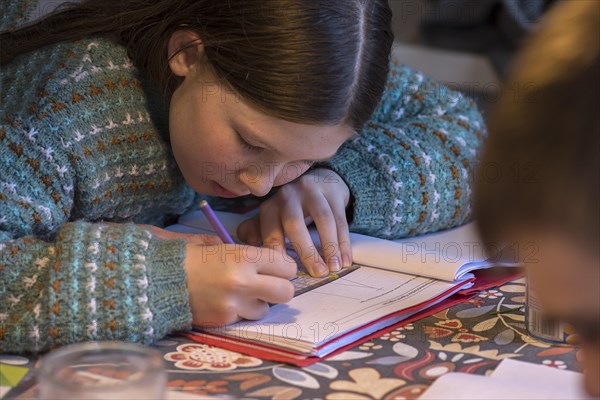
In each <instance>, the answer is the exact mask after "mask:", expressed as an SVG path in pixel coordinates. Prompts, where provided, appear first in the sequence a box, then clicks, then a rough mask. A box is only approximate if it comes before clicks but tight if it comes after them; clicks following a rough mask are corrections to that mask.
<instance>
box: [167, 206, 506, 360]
mask: <svg viewBox="0 0 600 400" xmlns="http://www.w3.org/2000/svg"><path fill="white" fill-rule="evenodd" d="M217 215H218V216H219V218H220V219H221V222H222V223H223V225H224V226H225V228H226V229H227V230H228V231H229V232H230V234H231V235H232V237H233V239H234V240H235V241H238V238H237V237H236V235H235V233H236V230H237V226H238V225H239V223H241V222H242V221H244V220H246V219H247V218H249V217H250V215H251V214H243V215H240V214H233V213H227V212H217ZM168 229H169V230H173V231H179V232H192V233H214V231H213V229H212V227H211V225H210V223H209V222H208V221H207V220H206V219H205V217H204V215H203V214H202V213H201V212H200V211H194V212H191V213H188V214H186V215H183V216H181V217H180V219H179V223H178V224H177V225H173V226H171V227H169V228H168ZM310 232H311V236H312V238H313V242H314V243H315V246H316V248H320V240H319V235H318V232H317V231H316V229H315V228H314V227H313V228H311V229H310ZM350 240H351V242H352V254H353V258H354V260H353V261H354V264H353V265H352V267H350V268H344V269H342V271H340V272H338V273H335V274H333V273H332V274H329V276H326V277H323V278H313V277H310V276H309V275H308V273H307V272H306V270H305V269H304V268H303V266H302V265H301V263H300V262H297V263H298V267H299V269H298V271H299V272H298V276H297V277H296V278H295V279H293V283H294V286H295V288H296V295H295V297H294V298H293V299H292V300H291V301H290V302H288V303H286V304H278V305H274V306H272V307H271V308H270V310H269V314H268V316H267V317H265V318H264V319H262V320H260V321H241V322H239V323H235V324H232V325H227V326H218V327H207V326H205V327H196V329H195V332H194V333H193V334H192V336H191V337H192V338H193V339H195V340H198V341H201V342H205V343H208V344H213V345H218V346H221V347H226V348H230V349H232V350H236V351H241V352H244V353H247V354H252V355H256V356H259V357H262V358H265V359H271V360H276V361H284V362H290V363H293V364H296V365H308V364H310V363H312V362H316V361H318V360H319V358H322V357H325V356H327V355H330V354H332V353H333V352H336V351H338V350H340V349H342V348H345V347H347V346H348V345H350V344H353V343H356V341H358V340H361V339H364V338H366V337H368V336H369V335H371V334H373V333H374V332H377V331H380V330H382V329H384V328H386V327H390V326H393V325H395V324H397V323H399V322H401V321H407V320H408V319H414V318H416V317H418V316H422V315H423V314H424V313H427V312H429V313H431V312H435V311H436V310H438V309H439V307H440V306H441V305H443V306H445V307H447V306H449V305H451V304H449V303H448V302H449V301H450V300H448V298H450V296H452V295H454V294H456V293H459V292H460V293H462V294H466V293H468V289H469V288H471V287H472V286H473V284H474V282H475V281H476V279H475V276H474V274H473V271H476V270H479V269H485V268H487V267H490V266H497V265H502V266H515V264H514V263H513V264H511V263H501V262H491V261H489V260H488V257H487V255H486V253H485V251H484V249H483V247H482V246H481V245H480V242H479V241H478V239H477V236H476V232H475V228H474V226H473V225H472V224H469V225H465V226H463V227H460V228H456V229H452V230H449V231H445V232H443V233H437V234H432V235H426V236H422V237H416V238H410V239H404V240H397V241H389V240H383V239H378V238H373V237H369V236H365V235H360V234H357V233H351V234H350ZM288 254H289V255H290V256H291V257H292V258H294V259H295V260H298V258H297V255H296V254H295V252H294V251H293V248H292V247H291V246H288ZM514 276H515V275H514V273H511V274H510V276H507V275H506V274H504V275H502V276H496V277H495V278H494V279H493V280H491V281H490V280H489V279H487V280H485V279H484V281H485V284H486V285H487V286H490V284H494V283H495V284H497V283H498V280H499V279H501V280H502V282H504V281H506V280H507V279H509V278H512V277H514ZM480 288H481V287H478V289H480ZM451 300H452V301H453V302H458V301H457V300H456V299H455V298H452V299H451ZM459 300H460V299H459Z"/></svg>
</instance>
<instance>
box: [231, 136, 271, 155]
mask: <svg viewBox="0 0 600 400" xmlns="http://www.w3.org/2000/svg"><path fill="white" fill-rule="evenodd" d="M236 135H237V138H238V141H239V142H240V144H241V145H242V147H243V148H245V149H246V150H249V151H254V152H256V153H260V152H262V151H264V150H265V149H264V148H262V147H257V146H253V145H251V144H250V143H248V142H247V141H245V140H244V138H243V137H242V135H240V134H239V133H238V132H236Z"/></svg>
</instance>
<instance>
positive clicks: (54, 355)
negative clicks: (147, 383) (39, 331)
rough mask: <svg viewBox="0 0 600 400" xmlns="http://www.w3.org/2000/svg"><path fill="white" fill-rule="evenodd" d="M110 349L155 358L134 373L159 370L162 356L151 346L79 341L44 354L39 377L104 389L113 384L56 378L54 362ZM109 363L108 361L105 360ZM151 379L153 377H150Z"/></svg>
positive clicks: (126, 382)
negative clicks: (85, 383)
mask: <svg viewBox="0 0 600 400" xmlns="http://www.w3.org/2000/svg"><path fill="white" fill-rule="evenodd" d="M111 350H124V351H127V352H130V353H133V354H140V355H143V356H145V357H148V358H149V359H150V360H152V359H153V360H156V361H157V362H146V363H143V364H142V366H141V367H140V368H139V370H138V371H136V373H141V374H142V377H143V376H144V375H146V374H148V373H154V372H159V371H160V370H161V369H162V367H163V364H162V357H161V355H160V353H159V352H158V351H157V350H156V349H153V348H151V347H147V346H144V345H141V344H137V343H129V342H119V341H90V342H81V343H73V344H68V345H65V346H62V347H60V348H58V349H55V350H51V351H50V352H49V353H47V354H46V355H44V356H43V357H42V359H41V361H40V366H39V368H38V371H39V378H41V379H43V380H45V381H47V382H50V383H51V384H53V385H56V384H59V385H61V386H67V387H70V388H79V389H81V388H82V387H85V388H86V390H106V388H108V387H111V386H113V387H114V386H115V385H109V384H100V385H90V386H85V385H82V384H79V383H73V382H68V381H67V382H65V381H63V380H61V379H58V378H57V377H56V375H54V374H53V372H55V371H56V370H57V368H56V366H55V365H56V363H57V362H60V361H61V360H63V359H68V358H69V356H73V355H75V354H77V353H81V354H99V355H102V354H103V352H105V351H111ZM107 363H109V361H108V362H107ZM107 378H109V379H115V378H112V377H107ZM41 379H40V380H41ZM152 379H155V378H154V377H152ZM144 380H145V379H143V378H142V379H136V380H123V381H121V382H120V384H119V387H122V388H126V387H129V386H131V385H135V384H139V383H141V382H144Z"/></svg>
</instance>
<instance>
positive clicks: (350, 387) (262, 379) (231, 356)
mask: <svg viewBox="0 0 600 400" xmlns="http://www.w3.org/2000/svg"><path fill="white" fill-rule="evenodd" d="M524 301H525V284H524V280H523V279H520V280H516V281H513V282H510V283H507V284H505V285H503V286H500V287H498V288H495V289H490V290H487V291H484V292H481V293H480V294H479V295H477V296H476V297H474V298H472V299H471V300H469V301H468V302H466V303H463V304H459V305H456V306H454V307H452V308H450V309H447V310H444V311H441V312H439V313H437V314H435V315H432V316H430V317H427V318H425V319H423V320H420V321H417V322H415V323H412V324H408V325H405V326H402V327H398V328H396V329H394V330H393V331H391V332H389V333H385V334H383V335H381V336H380V337H378V338H376V339H373V340H370V341H368V342H366V343H363V344H361V345H358V346H355V347H354V348H352V349H350V350H348V351H346V352H343V353H341V354H339V355H337V356H334V357H333V358H330V359H327V360H325V361H324V362H322V363H317V364H315V365H312V366H309V367H305V368H297V367H292V366H289V365H285V364H280V363H273V362H267V361H262V360H260V359H257V358H254V357H248V356H244V355H241V354H238V353H235V352H231V351H227V350H222V349H217V348H210V349H209V354H211V355H212V356H215V358H216V359H225V360H226V361H225V362H222V363H217V362H211V361H208V360H204V361H203V360H201V359H199V357H198V349H199V348H201V347H202V346H204V345H202V344H198V343H194V342H192V341H190V340H188V339H186V338H181V337H167V338H165V339H164V340H161V341H160V342H158V343H157V344H156V347H157V349H158V350H160V351H161V352H162V354H163V357H164V363H165V366H166V368H167V370H168V373H169V381H168V386H169V389H170V390H172V391H183V392H186V393H189V394H196V395H207V394H208V395H214V396H219V395H220V396H224V395H230V396H231V397H232V398H242V397H243V398H256V399H316V398H319V399H327V400H337V399H398V400H399V399H412V398H416V397H418V396H419V395H420V394H421V393H422V392H423V391H424V390H425V389H426V388H427V387H428V386H429V385H430V384H431V383H432V382H433V380H434V379H435V378H436V377H438V376H440V375H442V374H445V373H447V372H451V371H459V372H467V373H472V374H481V375H483V374H486V373H488V372H490V371H492V370H493V369H494V368H495V367H496V365H497V364H498V363H499V362H500V361H501V360H503V359H505V358H514V359H517V360H523V361H528V362H533V363H537V364H545V365H547V366H549V367H553V368H559V369H570V370H577V368H578V365H577V362H576V360H575V353H576V349H575V348H574V347H570V346H553V345H549V344H547V343H543V342H540V341H537V340H535V339H533V338H531V337H530V336H528V335H527V333H526V330H525V324H524V313H523V310H522V308H521V306H522V305H523V303H524ZM0 362H4V363H7V362H9V363H12V364H13V365H16V364H21V365H22V366H24V367H30V368H32V369H31V371H29V373H28V374H27V376H25V378H24V379H23V380H22V381H21V382H20V383H19V384H18V385H17V386H16V387H15V388H13V389H12V390H11V391H10V392H9V393H8V395H7V397H6V398H7V399H15V398H17V399H26V398H32V397H34V396H35V392H36V388H35V366H36V364H37V360H36V359H35V358H31V357H27V358H26V357H21V356H0ZM98 373H101V374H107V375H110V373H111V372H110V371H108V370H107V371H98ZM190 398H191V397H190Z"/></svg>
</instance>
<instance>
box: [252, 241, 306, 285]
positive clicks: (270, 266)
mask: <svg viewBox="0 0 600 400" xmlns="http://www.w3.org/2000/svg"><path fill="white" fill-rule="evenodd" d="M243 257H244V260H245V261H246V262H248V263H250V264H253V265H255V268H256V272H257V273H258V274H260V275H265V276H266V275H270V276H274V277H280V278H284V279H288V280H289V279H292V278H294V277H295V276H296V272H297V269H298V266H297V264H296V261H294V259H293V258H291V257H290V256H288V255H287V253H285V252H281V251H279V249H273V248H269V247H252V246H245V247H244V249H243Z"/></svg>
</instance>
